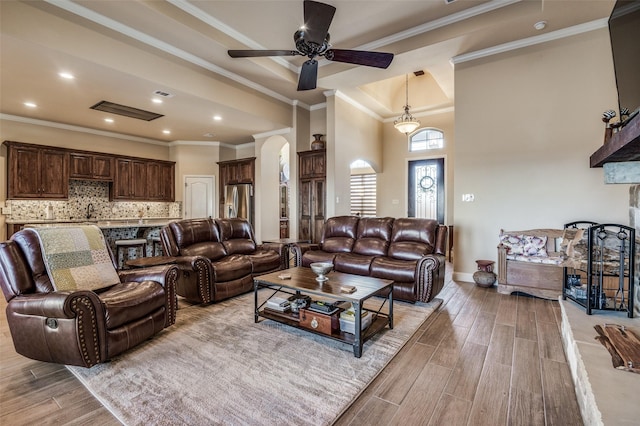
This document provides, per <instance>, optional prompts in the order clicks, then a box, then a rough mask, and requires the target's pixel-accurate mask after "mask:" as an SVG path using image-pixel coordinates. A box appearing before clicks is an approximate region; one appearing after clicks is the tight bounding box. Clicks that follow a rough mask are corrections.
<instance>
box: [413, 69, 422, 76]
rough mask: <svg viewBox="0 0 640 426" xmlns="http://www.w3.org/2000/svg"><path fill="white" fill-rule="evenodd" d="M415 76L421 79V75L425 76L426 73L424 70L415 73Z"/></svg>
mask: <svg viewBox="0 0 640 426" xmlns="http://www.w3.org/2000/svg"><path fill="white" fill-rule="evenodd" d="M413 75H415V76H416V77H420V76H421V75H424V71H422V70H418V71H414V72H413Z"/></svg>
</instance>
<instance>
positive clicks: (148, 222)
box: [7, 217, 181, 263]
mask: <svg viewBox="0 0 640 426" xmlns="http://www.w3.org/2000/svg"><path fill="white" fill-rule="evenodd" d="M180 219H181V218H179V217H154V218H151V217H149V218H142V219H138V218H117V219H89V220H87V219H69V220H65V219H55V220H28V219H27V220H15V219H14V220H13V221H12V223H13V225H16V224H18V225H20V226H21V227H23V228H44V227H46V228H51V227H60V226H78V225H96V226H98V227H99V228H100V230H102V233H103V234H104V237H105V240H106V241H107V244H108V245H109V247H111V252H112V253H117V251H116V246H115V242H116V241H117V240H121V239H125V240H126V239H139V238H144V239H146V240H147V253H146V256H156V255H157V253H156V250H155V245H154V244H153V240H154V239H156V240H157V238H158V236H159V233H160V229H161V228H162V227H163V226H166V225H167V224H168V223H169V222H173V221H175V220H180ZM7 223H10V222H9V221H7ZM118 263H120V260H118Z"/></svg>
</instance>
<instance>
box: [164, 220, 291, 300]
mask: <svg viewBox="0 0 640 426" xmlns="http://www.w3.org/2000/svg"><path fill="white" fill-rule="evenodd" d="M160 238H161V240H162V245H163V248H164V252H165V253H166V254H167V256H173V257H176V258H177V265H178V267H179V268H180V270H181V272H182V273H181V277H180V279H179V280H178V284H177V286H176V292H177V293H178V294H179V295H180V296H182V297H184V298H186V299H187V300H188V301H190V302H193V303H211V302H218V301H220V300H223V299H227V298H229V297H233V296H236V295H239V294H242V293H246V292H248V291H251V290H253V277H254V276H256V275H260V274H265V273H268V272H273V271H277V270H279V269H284V267H285V261H286V251H285V250H284V244H278V243H264V244H262V245H259V244H257V243H256V240H255V237H254V233H253V228H252V226H251V224H250V223H249V222H248V221H247V220H245V219H239V218H233V219H185V220H180V221H176V222H171V223H169V225H167V226H165V227H164V228H162V230H161V231H160Z"/></svg>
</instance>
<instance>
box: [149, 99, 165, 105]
mask: <svg viewBox="0 0 640 426" xmlns="http://www.w3.org/2000/svg"><path fill="white" fill-rule="evenodd" d="M151 102H153V103H154V104H161V103H162V99H158V98H153V99H151Z"/></svg>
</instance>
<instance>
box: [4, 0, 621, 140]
mask: <svg viewBox="0 0 640 426" xmlns="http://www.w3.org/2000/svg"><path fill="white" fill-rule="evenodd" d="M326 3H329V4H331V5H333V6H335V7H336V9H337V11H336V14H335V17H334V20H333V22H332V24H331V27H330V30H329V31H330V34H331V44H332V45H333V47H336V48H342V49H359V50H377V51H386V52H391V53H394V54H395V58H394V60H393V62H392V63H391V65H390V66H389V68H388V69H386V70H381V69H378V68H370V67H364V66H355V65H347V64H340V63H331V62H328V61H326V60H322V61H321V66H320V70H319V79H318V88H317V89H315V90H311V91H304V92H298V91H296V86H297V78H298V71H299V67H300V66H301V64H302V62H304V60H305V58H304V57H285V58H257V59H246V58H245V59H232V58H230V57H229V56H228V55H227V53H226V51H227V49H287V50H289V49H295V46H294V42H293V33H294V31H295V30H296V29H297V28H298V27H299V26H300V25H301V24H302V20H303V19H302V17H303V7H302V4H303V2H302V0H285V1H269V0H257V1H245V0H232V1H218V0H212V1H201V0H167V1H159V0H158V1H132V0H125V1H118V0H110V1H94V0H91V1H89V0H85V1H70V0H49V1H43V2H18V1H0V12H1V22H0V24H1V27H0V31H1V34H2V38H1V40H0V42H1V45H0V48H1V51H0V54H1V68H0V112H1V113H2V114H3V117H4V118H8V119H14V120H17V119H19V120H23V119H25V118H26V119H28V120H31V119H33V120H44V121H48V122H55V123H62V124H65V125H71V126H80V127H85V128H89V129H95V130H102V131H109V132H116V133H121V134H126V135H131V136H136V137H139V138H146V139H149V140H153V141H159V142H162V141H164V142H171V141H176V140H180V141H219V142H223V143H227V144H242V143H247V142H252V141H253V137H252V135H254V134H259V133H264V132H271V131H276V130H279V129H282V128H285V127H289V126H291V122H290V120H291V114H290V112H289V110H290V108H291V106H292V105H294V104H296V103H297V104H299V105H302V106H303V107H305V108H313V107H314V106H318V105H320V104H322V103H323V102H324V100H325V92H326V91H327V90H339V91H340V92H342V93H343V94H344V95H345V96H347V97H349V98H351V99H353V100H354V101H355V102H357V103H359V104H361V105H362V106H364V107H365V108H367V109H369V110H370V111H371V113H372V114H374V115H377V116H378V117H380V119H383V120H384V119H391V120H392V119H393V118H395V117H397V116H398V115H400V113H401V112H402V105H403V104H404V103H405V98H404V97H405V87H404V84H405V75H406V74H410V82H409V88H410V90H409V104H410V105H411V112H412V113H414V115H420V114H428V113H429V112H430V111H435V110H439V109H442V108H446V107H451V106H453V105H454V84H453V83H454V82H453V65H452V63H451V58H453V57H459V56H460V55H465V54H470V53H472V52H478V51H482V50H483V49H495V48H496V47H497V46H503V45H505V44H507V45H508V44H516V43H528V42H530V41H532V40H536V39H540V38H544V37H546V36H548V37H550V38H552V37H554V34H555V35H558V36H560V35H563V34H565V33H566V31H567V30H566V29H567V28H581V27H589V25H593V23H594V22H598V23H599V25H602V24H603V22H606V21H604V20H605V19H606V18H607V17H608V15H609V13H610V11H611V9H612V7H613V4H614V0H593V1H579V0H576V1H569V0H482V1H472V0H457V1H454V2H451V3H449V4H447V3H446V2H445V0H421V1H418V0H413V1H400V0H384V1H365V0H352V1H341V0H327V1H326ZM541 20H544V21H547V23H548V24H547V27H546V28H545V29H544V30H541V31H538V30H536V29H534V27H533V25H534V24H535V23H536V22H538V21H541ZM62 70H65V71H69V72H72V73H74V74H75V75H76V78H75V79H74V80H72V81H66V80H62V79H60V78H59V77H58V75H57V73H58V72H59V71H62ZM416 70H424V71H425V72H426V74H425V75H424V76H421V77H415V76H414V75H413V74H411V73H412V72H413V71H416ZM158 89H159V90H163V91H166V92H169V93H171V94H172V95H173V97H171V98H169V99H165V100H164V103H163V104H162V105H156V104H152V103H151V101H150V99H151V97H152V93H153V91H155V90H158ZM101 100H108V101H111V102H116V103H120V104H124V105H128V106H131V107H135V108H140V109H144V110H149V111H153V112H157V113H160V114H164V117H162V118H159V119H157V120H154V121H151V122H145V121H140V120H135V119H131V118H126V117H122V116H117V115H116V116H112V118H113V119H114V120H115V122H114V123H111V124H108V123H105V122H104V121H103V119H104V118H105V116H106V114H105V113H102V112H97V111H94V110H91V109H89V107H90V106H92V105H94V104H95V103H97V102H99V101H101ZM25 101H31V102H35V103H36V104H37V105H38V106H37V107H36V108H27V107H25V106H24V102H25ZM215 114H218V115H220V116H221V117H222V120H221V121H214V120H213V119H212V117H213V115H215ZM165 129H168V130H170V131H171V134H169V135H165V134H163V133H162V130H165ZM207 133H211V134H213V136H204V135H205V134H207Z"/></svg>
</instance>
